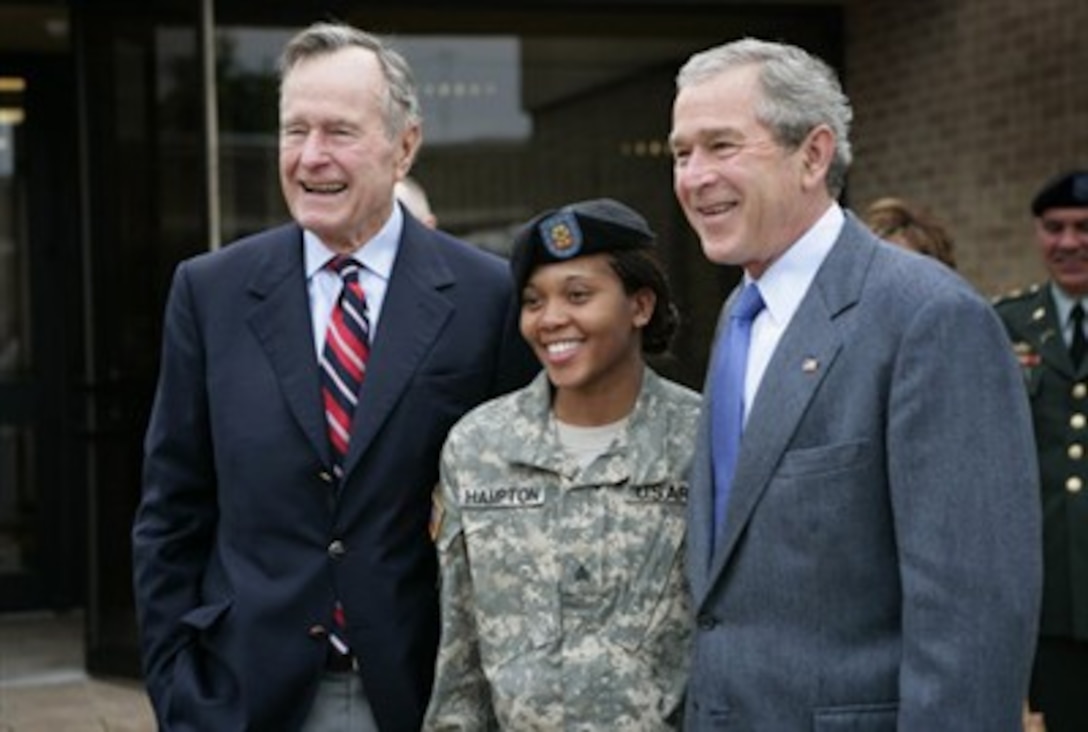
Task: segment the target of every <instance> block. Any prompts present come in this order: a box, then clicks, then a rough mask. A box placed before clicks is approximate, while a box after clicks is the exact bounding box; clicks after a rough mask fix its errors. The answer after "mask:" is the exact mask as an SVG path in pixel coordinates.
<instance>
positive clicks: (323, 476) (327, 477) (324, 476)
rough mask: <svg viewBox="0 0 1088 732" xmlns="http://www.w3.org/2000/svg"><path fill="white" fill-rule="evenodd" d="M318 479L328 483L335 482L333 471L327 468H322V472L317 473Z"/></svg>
mask: <svg viewBox="0 0 1088 732" xmlns="http://www.w3.org/2000/svg"><path fill="white" fill-rule="evenodd" d="M317 479H318V480H320V481H321V482H322V483H326V484H330V485H331V484H332V482H333V481H332V473H330V472H329V471H327V470H322V471H321V472H319V473H318V474H317Z"/></svg>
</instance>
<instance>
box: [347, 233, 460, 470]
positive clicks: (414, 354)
mask: <svg viewBox="0 0 1088 732" xmlns="http://www.w3.org/2000/svg"><path fill="white" fill-rule="evenodd" d="M453 282H454V277H453V274H452V272H451V271H450V269H449V267H448V266H447V265H446V263H445V259H444V258H443V257H442V250H441V243H440V242H438V243H436V242H435V241H434V240H433V239H432V238H431V235H430V234H429V232H427V231H426V230H424V229H422V227H421V226H420V225H417V224H415V223H414V222H412V221H410V220H409V219H408V218H407V217H406V218H405V223H404V233H403V234H402V236H401V241H400V248H399V250H398V252H397V259H396V262H395V263H394V265H393V271H392V274H391V275H390V278H389V288H388V290H387V291H386V294H385V302H384V303H383V304H382V314H381V321H380V322H379V323H378V329H377V334H376V337H375V339H374V343H373V345H372V347H371V351H370V361H369V363H368V365H367V375H366V380H365V381H364V382H363V388H362V391H361V392H360V394H359V406H358V408H357V409H356V410H355V419H354V422H353V423H352V428H351V442H350V444H349V445H348V454H347V458H346V460H345V461H344V473H345V479H346V478H347V476H348V475H349V474H350V473H351V471H352V469H353V468H354V467H355V465H356V464H358V462H359V459H360V457H361V456H362V455H363V453H365V452H366V450H367V448H368V447H369V446H370V444H371V443H372V442H373V441H374V438H375V436H376V435H377V434H378V432H379V430H380V429H381V426H382V424H383V423H384V422H385V420H386V419H387V418H388V417H389V415H390V413H391V412H392V411H393V408H394V407H395V405H396V404H397V402H398V401H399V400H400V399H401V397H402V396H403V395H404V391H405V389H406V388H407V387H408V384H409V383H410V382H411V380H412V377H413V375H414V374H415V372H416V370H417V368H418V367H419V365H420V364H421V363H422V361H423V358H424V356H425V355H426V354H427V353H428V351H429V350H430V348H431V346H432V345H433V343H434V341H435V340H436V339H437V338H438V336H439V335H440V334H441V333H442V330H443V329H444V328H445V327H446V323H447V321H448V320H449V318H450V316H451V315H452V313H453V303H452V302H450V300H449V299H448V298H447V297H446V295H445V294H444V293H443V292H442V290H443V289H444V288H446V287H449V286H450V285H452V284H453Z"/></svg>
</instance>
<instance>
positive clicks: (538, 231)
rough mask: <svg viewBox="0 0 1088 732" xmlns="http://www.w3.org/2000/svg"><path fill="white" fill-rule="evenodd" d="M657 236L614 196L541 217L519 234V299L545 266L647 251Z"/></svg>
mask: <svg viewBox="0 0 1088 732" xmlns="http://www.w3.org/2000/svg"><path fill="white" fill-rule="evenodd" d="M654 238H655V235H654V232H653V231H651V230H650V226H649V225H648V224H647V223H646V219H644V218H642V216H641V215H639V213H638V212H637V211H635V210H634V209H632V208H630V207H628V206H625V205H624V204H622V203H620V202H619V201H615V200H613V199H611V198H595V199H593V200H590V201H579V202H578V203H572V204H569V205H567V206H563V207H562V208H559V209H552V210H550V211H545V212H543V213H540V214H537V215H536V216H534V217H533V219H532V220H531V221H529V223H527V224H525V225H524V226H522V227H521V229H520V230H519V231H518V233H517V235H516V236H515V238H514V249H513V252H512V254H511V255H510V270H511V272H512V273H513V275H514V286H515V288H516V293H517V297H518V298H519V299H520V298H521V291H522V290H523V289H525V283H526V282H528V280H529V275H531V274H532V272H533V269H535V268H536V267H537V266H539V265H541V264H550V263H552V262H562V261H565V260H567V259H573V258H575V257H580V256H585V255H588V254H600V253H602V252H614V251H619V250H621V249H647V248H651V247H653V245H654Z"/></svg>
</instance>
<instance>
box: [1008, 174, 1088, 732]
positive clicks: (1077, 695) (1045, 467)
mask: <svg viewBox="0 0 1088 732" xmlns="http://www.w3.org/2000/svg"><path fill="white" fill-rule="evenodd" d="M1031 211H1032V214H1034V216H1035V233H1036V241H1037V244H1038V247H1039V253H1040V255H1041V256H1042V260H1043V263H1044V264H1045V266H1046V268H1047V271H1048V273H1049V275H1050V277H1049V281H1048V282H1046V283H1044V284H1038V285H1033V286H1031V287H1029V288H1027V289H1025V290H1022V291H1017V292H1014V293H1011V294H1009V295H1007V296H1006V297H1003V298H1000V299H999V300H997V302H996V304H995V305H996V308H997V312H998V314H999V315H1000V316H1001V319H1002V320H1003V321H1004V323H1005V327H1006V328H1007V329H1008V332H1009V336H1010V337H1011V338H1012V346H1013V349H1014V351H1015V353H1016V356H1017V358H1018V359H1019V360H1020V365H1021V366H1022V367H1023V370H1024V378H1025V382H1026V384H1027V388H1028V393H1029V395H1030V397H1031V406H1032V412H1033V419H1034V425H1035V440H1036V443H1037V446H1038V452H1039V467H1040V471H1041V483H1042V501H1043V545H1044V546H1043V564H1044V584H1043V608H1042V615H1041V620H1040V629H1039V634H1040V637H1039V646H1038V651H1037V654H1036V659H1035V667H1034V669H1033V673H1032V682H1031V694H1030V699H1031V705H1032V707H1033V708H1034V709H1037V710H1040V711H1042V712H1043V715H1044V718H1045V720H1046V726H1047V730H1048V732H1084V731H1085V730H1088V454H1086V451H1088V358H1085V357H1084V355H1085V350H1086V348H1088V347H1086V340H1085V331H1084V328H1085V324H1084V311H1085V308H1088V170H1081V171H1073V172H1069V173H1065V174H1063V175H1060V176H1058V177H1057V178H1055V179H1053V180H1051V181H1050V182H1048V183H1047V184H1046V185H1045V186H1044V187H1043V189H1042V190H1041V191H1040V192H1039V193H1038V195H1036V197H1035V198H1034V200H1033V201H1032V206H1031Z"/></svg>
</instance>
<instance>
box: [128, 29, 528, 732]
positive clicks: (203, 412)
mask: <svg viewBox="0 0 1088 732" xmlns="http://www.w3.org/2000/svg"><path fill="white" fill-rule="evenodd" d="M282 72H283V77H282V83H281V89H280V128H281V129H280V174H281V183H282V187H283V193H284V196H285V198H286V201H287V205H288V207H289V209H290V211H291V214H292V217H293V219H294V223H291V224H288V225H285V226H282V227H280V228H276V229H273V230H270V231H266V232H262V233H259V234H257V235H255V236H252V237H249V238H247V239H244V240H242V241H238V242H236V243H233V244H230V245H229V246H226V247H224V248H223V249H221V250H220V251H217V252H214V253H210V254H206V255H202V256H198V257H196V258H194V259H192V260H190V261H186V262H184V263H182V264H181V265H180V266H179V267H178V269H177V272H176V274H175V277H174V282H173V286H172V289H171V292H170V297H169V301H168V304H167V309H166V324H165V334H164V342H163V352H162V366H161V374H160V380H159V384H158V389H157V392H156V395H155V402H154V409H153V412H152V416H151V421H150V425H149V427H148V431H147V438H146V462H145V469H144V489H143V499H142V501H141V504H140V506H139V510H138V513H137V516H136V520H135V526H134V529H133V539H134V563H135V591H136V598H137V606H138V613H139V625H140V632H141V641H142V649H143V660H144V666H145V671H146V677H147V686H148V690H149V692H150V695H151V699H152V702H153V704H154V707H155V712H156V715H157V717H158V721H159V725H160V728H161V729H163V730H168V731H175V730H193V731H194V732H216V731H217V730H223V731H226V730H232V731H233V730H305V731H306V732H333V731H334V730H346V729H352V730H376V729H380V730H382V731H383V732H396V731H400V732H409V731H411V732H415V731H416V730H418V729H419V726H420V723H421V719H422V715H423V712H424V708H425V706H426V704H427V700H428V696H429V693H430V689H431V684H432V678H433V673H434V671H433V669H434V659H435V653H436V649H437V640H438V605H437V589H436V574H437V572H436V560H435V553H434V548H433V546H432V544H431V542H430V539H429V536H428V519H429V515H430V502H431V494H432V490H433V488H434V486H435V484H436V482H437V478H438V454H439V450H440V448H441V445H442V443H443V441H444V439H445V436H446V432H447V430H448V428H449V427H450V425H452V424H453V422H454V421H455V420H456V419H457V418H458V417H460V416H461V415H462V414H463V413H464V412H465V411H467V410H468V409H469V408H471V407H473V406H474V405H476V404H478V403H479V402H482V401H484V400H485V399H487V398H490V397H492V396H495V395H497V394H500V393H502V392H504V391H506V390H508V389H510V388H512V387H515V386H519V385H521V384H523V383H525V382H526V381H527V380H528V379H529V378H530V377H531V375H532V373H533V371H535V368H536V364H535V362H534V361H533V359H532V357H531V355H530V353H529V351H528V349H527V347H526V346H525V344H524V343H523V342H522V341H521V339H520V336H518V335H517V333H516V330H515V321H514V319H513V316H514V314H515V312H514V309H513V299H512V286H511V284H510V279H509V276H508V274H507V271H506V267H505V264H504V262H502V261H501V260H500V259H498V258H496V257H493V256H491V255H488V254H485V253H483V252H481V251H479V250H477V249H475V248H473V247H471V246H469V245H468V244H466V243H464V242H461V241H458V240H455V239H453V238H452V237H450V236H447V235H445V234H443V233H441V232H437V231H433V230H431V229H429V228H427V227H425V226H423V225H422V224H421V223H420V222H418V221H417V220H416V219H414V218H413V217H412V216H411V215H409V214H408V213H406V212H405V210H404V209H403V208H402V207H401V206H400V205H398V204H395V203H394V194H393V187H394V184H395V183H396V182H397V181H398V180H401V179H403V178H404V176H405V175H406V174H407V173H408V171H409V169H410V167H411V164H412V161H413V159H414V157H415V155H416V152H417V150H418V148H419V145H420V141H421V122H420V114H419V103H418V99H417V96H416V93H415V90H414V86H413V83H412V79H411V73H410V70H409V69H408V66H407V64H406V63H405V62H404V60H403V58H402V57H401V56H400V55H399V54H397V53H395V52H394V51H392V50H391V49H389V48H388V47H387V46H386V45H385V44H384V43H383V41H382V40H381V39H379V38H377V37H375V36H372V35H370V34H367V33H363V32H361V31H358V30H356V29H353V28H351V27H348V26H344V25H339V24H324V23H323V24H317V25H314V26H311V27H310V28H308V29H306V30H304V31H303V32H301V33H300V34H299V35H297V36H296V37H295V38H294V39H292V40H291V41H290V42H289V44H288V46H287V47H286V49H285V51H284V55H283V59H282Z"/></svg>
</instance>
